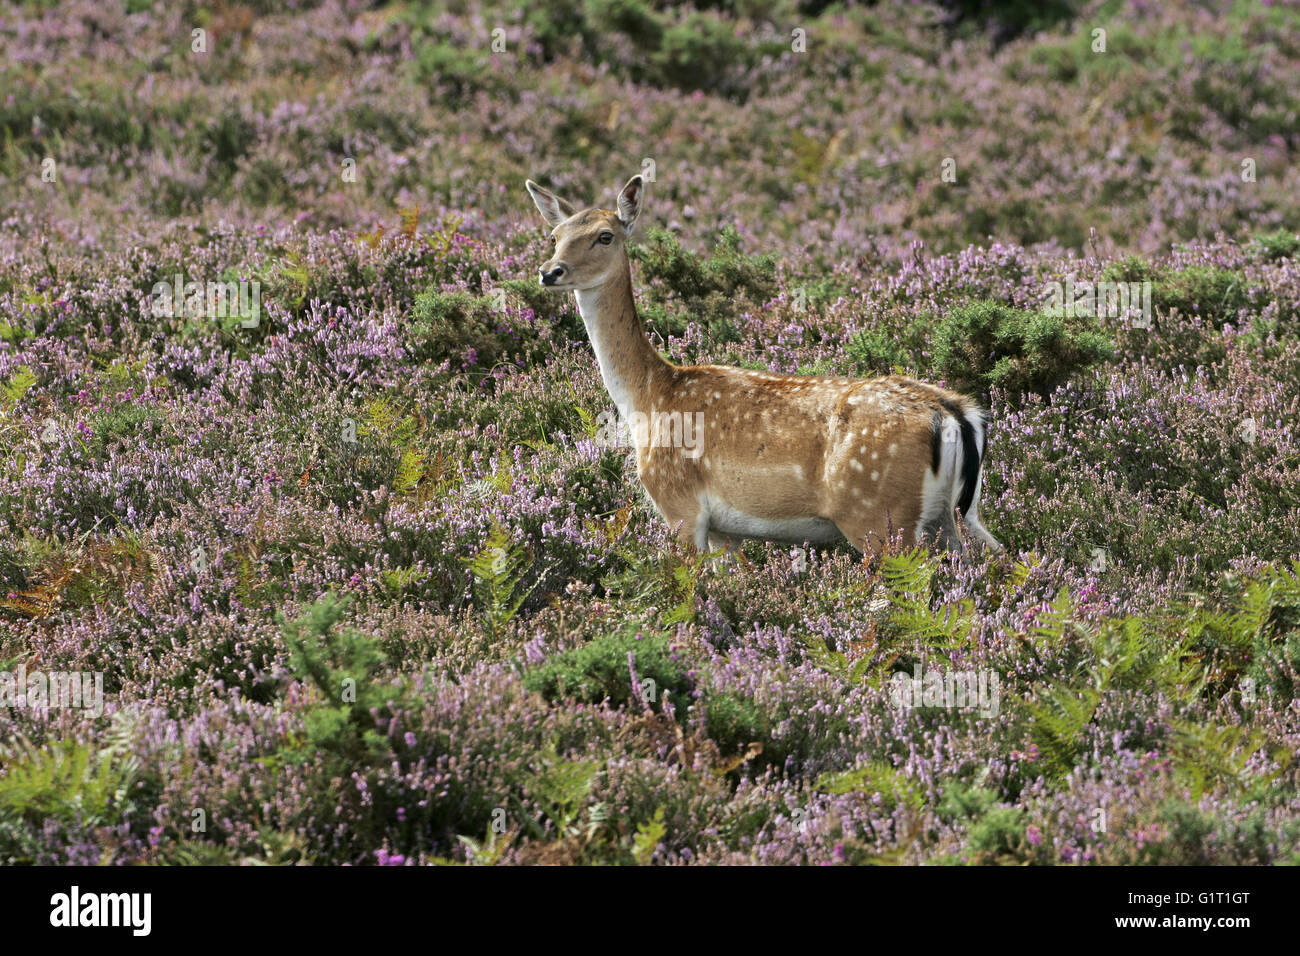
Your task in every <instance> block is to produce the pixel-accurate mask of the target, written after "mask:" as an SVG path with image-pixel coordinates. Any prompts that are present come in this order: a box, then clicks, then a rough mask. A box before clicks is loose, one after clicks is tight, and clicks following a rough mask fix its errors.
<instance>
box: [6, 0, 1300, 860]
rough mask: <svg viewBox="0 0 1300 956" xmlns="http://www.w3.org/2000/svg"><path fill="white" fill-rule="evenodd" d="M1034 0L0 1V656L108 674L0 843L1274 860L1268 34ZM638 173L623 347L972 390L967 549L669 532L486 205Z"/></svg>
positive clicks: (71, 850)
mask: <svg viewBox="0 0 1300 956" xmlns="http://www.w3.org/2000/svg"><path fill="white" fill-rule="evenodd" d="M1016 6H1017V5H1014V4H1012V5H1003V6H999V7H997V8H996V9H995V10H994V12H992V13H990V12H989V5H979V4H970V5H967V4H948V5H928V4H904V3H897V4H890V3H883V4H876V5H870V6H863V7H858V6H842V5H825V4H820V3H811V4H805V3H800V4H794V3H778V4H776V5H761V6H760V5H755V4H746V3H740V4H733V5H712V4H704V5H700V6H698V7H680V6H669V5H666V4H659V3H641V2H637V0H563V2H557V3H553V4H547V5H545V8H544V9H542V8H539V9H537V10H532V9H524V8H516V7H514V6H511V5H506V4H498V3H495V2H459V3H452V4H447V5H439V6H436V7H424V6H422V5H415V4H403V3H395V4H387V5H382V6H378V7H375V8H371V7H369V6H365V5H361V4H354V3H324V4H315V3H296V4H288V5H281V4H262V3H251V4H242V5H231V6H227V5H220V6H216V7H211V8H204V7H199V6H197V5H193V4H179V5H174V6H173V5H167V4H148V3H142V2H134V0H133V2H129V3H125V4H116V3H115V4H107V5H106V4H100V3H84V4H80V3H73V4H67V5H62V6H61V7H60V8H59V9H58V10H55V9H54V8H53V7H52V6H50V5H46V4H39V3H33V4H26V5H23V6H20V7H16V8H12V9H10V10H7V11H6V12H5V13H4V14H3V15H0V47H3V57H2V60H3V63H4V66H3V72H0V77H3V82H2V83H0V128H2V137H0V141H2V143H3V145H2V146H0V176H2V177H3V182H4V189H3V190H0V221H3V229H0V673H14V672H16V671H17V670H18V669H19V668H20V667H22V668H25V670H26V672H29V673H30V672H38V671H39V672H43V673H55V672H72V671H86V672H98V673H102V675H103V682H104V691H105V701H104V708H103V713H102V714H101V715H98V716H91V715H89V714H85V713H82V712H81V711H79V710H76V709H68V708H52V707H51V708H47V707H41V706H33V705H30V704H29V705H26V706H12V705H10V706H3V707H0V861H4V862H6V863H43V864H62V863H102V864H110V865H124V864H137V863H172V864H184V863H223V864H225V863H228V864H236V863H277V864H279V863H311V864H343V863H349V864H389V865H392V864H403V863H406V864H424V863H446V862H454V863H468V864H498V863H499V864H517V863H590V864H669V865H685V864H695V863H705V864H707V863H729V864H737V863H741V864H747V863H779V864H818V865H821V864H841V863H844V864H853V863H904V864H991V863H1001V864H1023V863H1034V864H1282V863H1295V862H1300V858H1298V857H1297V846H1298V845H1300V796H1298V795H1297V786H1296V785H1297V773H1300V770H1298V769H1297V766H1296V763H1295V760H1294V756H1295V754H1296V751H1297V747H1300V709H1298V708H1297V706H1296V704H1295V700H1296V693H1297V686H1298V684H1300V434H1297V430H1296V429H1297V426H1296V422H1297V420H1298V419H1300V337H1297V335H1296V320H1297V317H1298V316H1300V235H1297V229H1296V223H1297V220H1298V213H1300V199H1297V197H1300V188H1297V187H1298V186H1300V182H1298V181H1297V178H1296V177H1297V173H1296V171H1295V170H1296V168H1297V167H1296V163H1295V161H1294V159H1295V151H1296V149H1297V146H1298V145H1300V144H1297V140H1296V133H1295V126H1294V123H1293V122H1292V120H1293V118H1294V115H1295V111H1296V109H1297V108H1300V99H1298V96H1300V94H1297V92H1296V90H1295V89H1294V83H1291V82H1290V78H1291V77H1294V76H1295V75H1296V70H1297V69H1298V68H1300V45H1297V43H1296V38H1297V37H1300V29H1297V27H1298V26H1300V23H1297V19H1296V14H1295V11H1294V10H1293V9H1291V8H1288V7H1286V6H1283V5H1256V4H1244V3H1242V4H1229V5H1225V6H1224V7H1223V8H1222V9H1216V10H1209V9H1202V8H1199V7H1191V6H1189V7H1186V8H1184V7H1182V6H1181V5H1164V4H1142V3H1133V4H1113V3H1104V4H1099V3H1089V4H1059V5H1058V4H1053V5H1048V6H1045V7H1044V8H1043V9H1044V10H1046V11H1048V12H1047V13H1045V14H1043V15H1042V16H1041V17H1036V18H1035V19H1033V20H1030V21H1027V20H1026V19H1025V17H1024V16H1023V15H1017V12H1016ZM1021 12H1022V13H1023V11H1021ZM1096 27H1102V28H1105V29H1106V30H1107V33H1108V51H1107V52H1106V53H1094V52H1093V50H1092V48H1091V44H1092V43H1093V38H1092V34H1091V31H1092V30H1093V29H1094V28H1096ZM195 28H203V29H206V30H208V31H209V32H208V37H207V42H208V52H206V53H203V54H197V53H194V52H192V51H191V30H193V29H195ZM497 28H500V29H501V30H502V31H503V32H502V34H501V37H502V38H503V44H504V48H503V49H501V50H499V51H498V50H493V47H492V43H493V39H494V38H493V35H492V31H493V30H494V29H497ZM795 29H802V30H804V31H806V35H807V50H806V52H802V53H794V52H793V51H792V50H791V31H793V30H795ZM47 157H52V158H54V159H55V160H56V167H55V168H56V169H57V179H56V180H55V181H52V182H49V181H44V180H43V179H42V162H43V161H44V160H45V159H46V158H47ZM948 158H952V159H954V160H955V171H956V181H955V182H944V181H943V179H942V173H943V161H944V160H945V159H948ZM1245 159H1250V160H1252V162H1253V166H1254V169H1255V171H1256V178H1255V179H1254V180H1253V181H1248V180H1245V179H1243V177H1242V161H1243V160H1245ZM647 160H648V161H649V162H650V166H649V167H647V166H646V165H645V161H647ZM348 161H351V162H352V163H353V164H354V165H353V167H351V168H352V169H353V171H354V172H355V176H352V177H351V178H348V177H347V176H345V175H344V171H345V170H347V169H348V168H349V167H348V166H347V162H348ZM646 169H653V171H654V180H653V181H652V182H651V183H650V185H649V205H648V208H647V212H646V215H645V218H646V220H647V221H646V222H645V223H644V224H643V225H642V226H641V227H639V228H640V229H642V230H643V231H641V232H639V233H638V234H637V236H636V237H635V239H634V240H633V242H632V258H633V273H634V283H635V286H636V289H637V293H638V304H639V307H640V309H641V312H642V316H643V318H645V319H646V322H647V326H648V328H649V329H650V333H651V338H652V341H653V342H654V343H655V345H656V346H657V347H658V348H660V349H661V350H662V351H663V352H664V353H665V354H666V355H667V356H668V357H670V358H671V359H673V360H674V361H677V362H724V363H728V364H735V365H739V366H743V367H747V368H764V369H772V370H776V371H781V372H788V373H799V374H836V375H868V374H883V373H888V372H892V371H897V372H901V373H903V374H910V375H916V376H918V377H921V378H924V379H927V380H931V381H936V382H942V383H944V384H947V385H949V386H951V387H960V388H962V389H966V390H968V391H970V392H972V393H973V394H977V395H978V396H979V397H980V398H981V400H982V401H983V402H984V403H985V404H986V406H987V407H988V408H989V410H990V422H991V428H990V436H989V440H990V444H989V453H988V462H987V466H986V470H985V474H984V488H983V495H982V506H981V511H982V514H983V516H984V520H985V523H986V524H987V525H988V526H989V528H990V530H991V531H993V533H994V534H996V535H997V537H998V538H999V539H1001V540H1002V541H1003V542H1004V543H1005V544H1006V545H1007V551H1006V553H1004V554H1000V555H989V554H987V553H982V552H979V551H973V552H972V553H971V554H969V555H968V556H967V557H965V558H963V559H960V560H959V559H954V558H945V557H943V556H940V555H934V554H929V553H927V552H923V551H918V550H916V549H914V548H912V547H910V546H909V544H908V543H905V542H897V543H895V545H894V546H892V547H891V548H890V549H889V550H888V551H887V552H886V553H885V554H884V555H882V556H880V557H877V558H874V559H871V560H863V559H862V558H861V557H860V556H859V555H857V554H856V553H855V552H853V551H852V550H851V549H850V548H848V547H847V546H844V545H842V546H837V547H832V548H822V549H815V548H788V547H783V546H777V545H768V544H762V543H757V542H750V543H747V544H746V545H745V546H744V548H743V550H742V553H741V555H740V557H739V559H738V560H737V561H736V562H735V563H734V564H721V565H720V564H717V563H715V562H713V561H711V560H709V559H708V558H706V557H701V556H699V555H695V554H692V553H689V552H687V551H684V550H683V549H682V548H681V547H680V545H679V544H678V543H677V541H676V539H675V537H674V536H673V534H672V531H671V529H668V528H667V527H665V526H664V524H663V522H662V521H661V520H660V519H659V518H658V516H657V515H656V514H655V513H654V511H653V509H652V507H651V506H650V504H649V502H648V501H647V499H646V497H645V495H644V493H643V492H642V491H641V490H640V488H639V485H638V483H637V481H636V477H635V471H634V468H633V465H632V461H631V455H630V451H631V450H630V449H629V448H627V447H624V446H620V445H618V444H617V443H616V442H611V441H610V440H609V434H608V429H607V428H605V427H604V424H603V423H604V422H606V421H607V420H608V416H609V414H610V413H611V412H612V405H611V402H610V400H609V398H608V396H607V394H606V393H605V391H604V389H603V386H602V384H601V381H600V378H599V373H598V370H597V368H596V364H595V361H594V359H593V357H592V354H591V349H590V346H589V344H588V343H587V342H586V338H585V335H584V332H583V327H582V323H581V321H580V319H578V317H577V316H576V312H575V309H574V305H573V302H572V297H570V296H563V295H558V294H554V293H548V292H545V291H544V290H541V289H540V288H539V287H538V286H537V284H536V281H535V269H536V266H537V264H538V263H540V262H541V261H542V259H543V258H545V255H546V253H545V250H546V248H547V246H546V243H545V240H544V232H543V230H542V228H541V226H540V224H539V222H538V221H536V219H535V214H534V212H533V210H532V208H531V203H530V202H529V200H528V197H527V194H526V193H525V192H524V189H523V180H524V179H525V178H526V177H529V176H531V177H533V178H534V179H537V180H539V181H541V182H544V183H545V184H546V185H548V186H552V187H554V188H555V189H556V190H557V191H558V192H560V193H562V194H564V195H566V196H569V197H571V198H573V199H575V200H585V201H598V202H600V203H601V204H608V202H609V200H610V193H611V189H612V188H613V187H616V186H617V185H618V184H620V183H621V182H622V181H624V180H625V179H626V178H627V177H628V176H630V175H631V174H632V173H633V172H636V171H638V170H646ZM190 280H193V281H196V282H200V283H208V282H214V283H215V282H221V283H227V282H235V283H238V282H241V281H244V282H253V281H256V282H257V283H258V284H259V288H260V292H261V300H260V315H259V317H258V321H257V322H256V324H246V323H244V322H242V321H241V318H240V317H239V316H236V315H229V314H221V315H209V314H200V315H190V314H186V313H184V312H183V311H182V312H180V313H179V314H167V315H160V314H157V313H156V312H155V310H154V304H155V303H154V301H153V300H154V298H155V293H154V288H155V284H156V283H160V282H163V283H168V284H171V283H173V281H176V282H179V283H181V284H182V285H183V284H184V283H185V282H186V281H190ZM1067 282H1068V283H1070V284H1071V286H1072V287H1076V288H1084V287H1087V286H1088V285H1089V284H1097V283H1107V282H1109V283H1119V282H1122V283H1137V284H1139V285H1140V284H1141V283H1144V282H1148V283H1150V304H1151V314H1150V315H1149V316H1144V315H1141V314H1139V313H1138V312H1137V311H1134V310H1130V311H1129V312H1126V313H1119V314H1116V313H1113V312H1112V313H1110V314H1099V310H1096V309H1086V308H1085V309H1079V310H1074V312H1073V314H1069V315H1054V314H1051V312H1050V310H1049V309H1048V308H1047V307H1046V306H1045V302H1046V300H1047V297H1046V294H1045V289H1046V288H1047V287H1049V286H1050V285H1052V284H1054V283H1059V284H1062V285H1064V284H1065V283H1067ZM918 674H921V675H927V676H928V675H938V676H939V677H940V678H945V677H950V676H952V675H962V674H970V675H978V676H980V678H981V679H983V680H984V681H985V682H986V684H987V683H988V682H990V681H992V680H993V679H996V686H997V690H998V696H997V698H996V704H995V705H993V706H989V703H990V702H989V701H988V700H987V699H985V700H983V701H982V702H981V704H982V706H974V705H970V704H954V703H953V702H952V701H951V700H947V699H945V700H938V699H937V698H936V699H934V700H931V699H930V696H929V695H930V693H931V691H932V690H934V689H935V688H934V687H933V686H931V685H928V684H927V685H924V687H922V686H918V687H917V688H916V694H915V696H914V697H911V698H910V700H909V699H904V698H902V697H900V694H899V692H898V688H899V687H900V681H901V680H903V679H905V678H907V677H910V676H913V675H918Z"/></svg>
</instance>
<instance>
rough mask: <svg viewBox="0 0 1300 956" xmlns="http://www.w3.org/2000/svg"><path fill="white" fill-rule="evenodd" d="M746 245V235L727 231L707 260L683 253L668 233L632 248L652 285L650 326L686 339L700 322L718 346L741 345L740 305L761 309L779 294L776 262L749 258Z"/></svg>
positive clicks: (768, 258)
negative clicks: (738, 330)
mask: <svg viewBox="0 0 1300 956" xmlns="http://www.w3.org/2000/svg"><path fill="white" fill-rule="evenodd" d="M740 243H741V239H740V234H739V233H738V232H737V231H736V230H735V229H734V228H733V227H731V226H727V227H726V228H724V229H723V230H722V232H721V233H720V234H719V235H718V244H717V246H716V247H715V248H714V250H713V252H712V253H710V255H709V256H708V258H705V257H704V256H701V255H698V254H696V253H694V252H691V251H690V250H688V249H684V248H682V245H681V243H680V242H678V241H677V237H676V236H674V235H673V234H672V233H670V232H668V231H667V230H664V229H651V230H650V232H649V233H648V234H647V236H646V239H645V241H644V242H642V243H640V244H638V245H635V246H633V247H632V248H631V255H632V258H633V259H634V260H635V261H636V262H638V263H640V265H641V268H642V278H643V279H644V280H645V281H646V286H645V288H646V298H647V300H648V304H647V305H646V306H645V307H644V308H643V309H642V312H643V314H644V316H645V318H646V320H647V324H648V325H650V327H651V328H653V329H655V330H656V331H658V332H659V333H660V334H662V335H681V334H682V332H683V331H685V329H686V325H687V323H688V322H690V321H695V322H698V323H699V324H700V325H702V326H703V327H704V329H705V330H706V332H707V333H708V334H709V336H710V338H711V339H712V340H713V341H714V342H715V343H725V342H732V341H735V340H736V338H737V333H736V328H735V326H734V324H733V323H732V319H733V318H734V317H735V316H736V315H737V314H738V312H740V311H741V308H742V307H741V305H740V304H739V303H740V301H748V302H749V303H750V304H751V305H753V306H759V305H762V304H763V303H764V302H767V301H768V300H770V299H772V298H773V297H775V295H776V293H777V279H776V257H775V256H774V255H771V254H764V255H758V256H749V255H746V254H745V253H743V252H741V251H740ZM669 303H673V306H674V307H673V308H672V309H669V308H668V304H669Z"/></svg>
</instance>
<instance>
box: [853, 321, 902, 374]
mask: <svg viewBox="0 0 1300 956" xmlns="http://www.w3.org/2000/svg"><path fill="white" fill-rule="evenodd" d="M846 351H847V352H848V353H849V358H851V359H852V360H853V362H854V364H855V365H856V366H857V369H858V371H859V372H861V373H863V374H871V373H880V374H888V373H889V372H892V371H893V370H894V368H895V367H898V368H906V367H907V366H909V365H910V364H911V362H912V350H911V349H910V348H909V347H908V345H907V344H906V342H905V341H904V339H903V337H902V336H900V335H899V334H898V333H896V332H895V331H894V330H892V329H878V328H877V329H863V330H862V331H860V332H858V333H856V334H855V335H854V336H853V337H852V338H851V339H849V342H848V346H847V347H846Z"/></svg>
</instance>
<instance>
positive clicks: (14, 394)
mask: <svg viewBox="0 0 1300 956" xmlns="http://www.w3.org/2000/svg"><path fill="white" fill-rule="evenodd" d="M35 384H36V376H35V375H33V374H32V370H31V368H30V367H28V366H26V365H23V366H21V367H20V368H19V369H18V370H17V371H16V372H14V373H13V375H11V376H9V381H8V382H6V383H5V385H4V387H3V389H0V392H3V394H4V399H5V403H6V404H8V405H17V404H18V403H19V401H21V400H22V397H23V396H24V395H26V394H27V390H28V389H30V388H31V387H32V386H33V385H35Z"/></svg>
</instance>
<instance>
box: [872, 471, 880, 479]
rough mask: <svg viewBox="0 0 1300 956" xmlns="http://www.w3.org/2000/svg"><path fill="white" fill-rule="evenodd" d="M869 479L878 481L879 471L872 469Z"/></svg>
mask: <svg viewBox="0 0 1300 956" xmlns="http://www.w3.org/2000/svg"><path fill="white" fill-rule="evenodd" d="M871 480H872V481H879V480H880V472H878V471H873V472H872V473H871Z"/></svg>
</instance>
